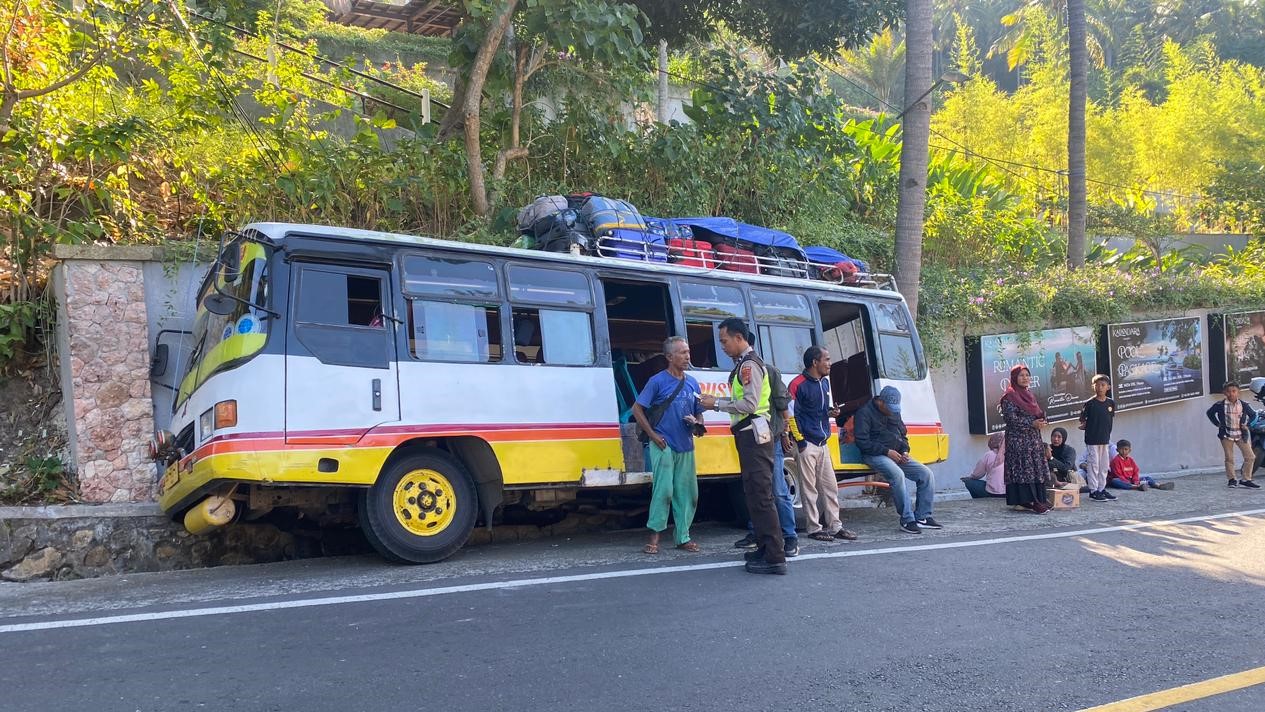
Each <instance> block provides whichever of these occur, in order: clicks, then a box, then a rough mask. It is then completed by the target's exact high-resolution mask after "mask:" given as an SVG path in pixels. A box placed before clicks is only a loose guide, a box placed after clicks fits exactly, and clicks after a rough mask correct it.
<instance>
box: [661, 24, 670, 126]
mask: <svg viewBox="0 0 1265 712" xmlns="http://www.w3.org/2000/svg"><path fill="white" fill-rule="evenodd" d="M659 123H661V124H666V123H668V41H667V40H659Z"/></svg>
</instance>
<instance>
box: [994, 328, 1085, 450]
mask: <svg viewBox="0 0 1265 712" xmlns="http://www.w3.org/2000/svg"><path fill="white" fill-rule="evenodd" d="M979 353H980V359H981V368H980V373H981V375H982V380H983V399H982V405H983V411H984V416H985V419H986V421H987V431H988V432H990V433H994V432H997V431H999V430H1002V429H1003V428H1004V427H1005V424H1004V423H1003V422H1002V419H1001V412H1000V411H999V410H998V408H997V404H998V403H999V402H1000V401H1001V397H1002V396H1003V395H1004V394H1005V393H1006V387H1007V386H1009V385H1010V369H1011V368H1012V367H1014V366H1015V365H1016V364H1020V363H1022V364H1024V365H1025V366H1027V367H1028V370H1029V371H1030V372H1031V373H1032V385H1031V388H1032V391H1033V393H1034V394H1035V395H1036V397H1037V403H1039V404H1040V405H1041V407H1042V408H1043V409H1044V410H1045V413H1046V420H1048V421H1050V422H1055V421H1060V420H1068V419H1070V418H1076V417H1078V416H1079V415H1080V407H1081V404H1082V403H1084V402H1085V400H1086V399H1088V398H1089V397H1090V396H1091V395H1093V389H1092V387H1091V386H1090V379H1092V378H1093V377H1094V373H1095V368H1097V366H1096V364H1097V363H1098V349H1097V347H1096V345H1095V342H1094V329H1092V328H1091V327H1088V326H1083V327H1070V328H1066V329H1047V330H1045V331H1036V332H1028V333H1024V334H992V335H989V336H981V337H980V348H979Z"/></svg>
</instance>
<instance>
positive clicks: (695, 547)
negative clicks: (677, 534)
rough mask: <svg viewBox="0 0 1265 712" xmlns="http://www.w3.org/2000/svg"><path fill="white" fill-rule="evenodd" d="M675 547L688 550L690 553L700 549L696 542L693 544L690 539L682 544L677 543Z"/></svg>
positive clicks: (695, 552)
mask: <svg viewBox="0 0 1265 712" xmlns="http://www.w3.org/2000/svg"><path fill="white" fill-rule="evenodd" d="M676 548H678V549H680V550H681V551H688V552H690V553H691V554H697V553H698V552H700V551H702V549H700V548H699V546H698V544H695V543H694V542H692V541H687V542H685V543H684V544H677V545H676Z"/></svg>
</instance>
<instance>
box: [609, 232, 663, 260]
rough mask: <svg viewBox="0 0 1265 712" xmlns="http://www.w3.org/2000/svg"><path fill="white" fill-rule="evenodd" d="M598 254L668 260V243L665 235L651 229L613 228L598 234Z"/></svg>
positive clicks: (622, 257)
mask: <svg viewBox="0 0 1265 712" xmlns="http://www.w3.org/2000/svg"><path fill="white" fill-rule="evenodd" d="M595 242H596V243H597V254H598V255H600V256H602V257H615V258H618V259H621V260H637V261H639V262H667V261H668V243H667V240H665V239H664V237H663V235H656V234H655V233H653V232H650V231H649V230H633V229H629V228H613V229H610V230H607V231H605V232H603V233H602V234H601V235H598V236H597V238H596V240H595Z"/></svg>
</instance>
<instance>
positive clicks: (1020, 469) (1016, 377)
mask: <svg viewBox="0 0 1265 712" xmlns="http://www.w3.org/2000/svg"><path fill="white" fill-rule="evenodd" d="M1031 383H1032V373H1031V372H1030V371H1028V367H1027V366H1024V365H1022V364H1020V365H1018V366H1015V367H1014V368H1012V369H1010V387H1009V388H1007V389H1006V395H1004V396H1002V398H1001V417H1002V420H1003V421H1005V423H1006V430H1005V433H1006V466H1005V473H1004V474H1005V479H1006V504H1009V505H1011V506H1016V507H1023V508H1024V509H1028V510H1031V511H1033V512H1035V513H1037V514H1045V513H1046V512H1048V511H1050V505H1049V504H1047V503H1046V501H1045V486H1046V483H1047V482H1048V481H1049V480H1050V479H1052V478H1051V475H1050V466H1049V463H1048V462H1047V461H1046V457H1045V443H1044V442H1043V441H1042V440H1041V429H1042V428H1044V427H1045V412H1044V411H1042V410H1041V406H1039V405H1037V398H1036V396H1035V395H1033V393H1032V391H1031V389H1029V388H1028V386H1029V385H1030V384H1031Z"/></svg>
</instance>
